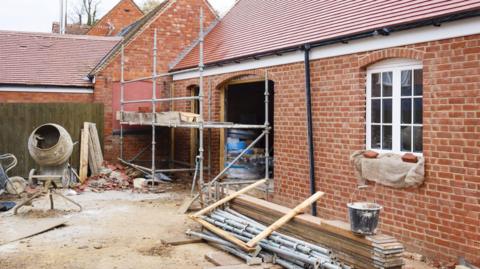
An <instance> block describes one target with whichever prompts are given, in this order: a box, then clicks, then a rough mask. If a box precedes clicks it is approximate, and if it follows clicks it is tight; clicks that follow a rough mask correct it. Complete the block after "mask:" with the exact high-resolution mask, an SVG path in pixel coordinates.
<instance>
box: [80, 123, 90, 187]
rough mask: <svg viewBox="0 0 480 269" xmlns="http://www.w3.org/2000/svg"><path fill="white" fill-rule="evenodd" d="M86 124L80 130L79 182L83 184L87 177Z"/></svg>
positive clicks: (87, 137) (87, 134)
mask: <svg viewBox="0 0 480 269" xmlns="http://www.w3.org/2000/svg"><path fill="white" fill-rule="evenodd" d="M88 140H89V132H88V123H87V122H85V123H84V125H83V129H82V139H81V140H80V173H79V174H80V182H81V183H83V182H85V180H86V179H87V175H88Z"/></svg>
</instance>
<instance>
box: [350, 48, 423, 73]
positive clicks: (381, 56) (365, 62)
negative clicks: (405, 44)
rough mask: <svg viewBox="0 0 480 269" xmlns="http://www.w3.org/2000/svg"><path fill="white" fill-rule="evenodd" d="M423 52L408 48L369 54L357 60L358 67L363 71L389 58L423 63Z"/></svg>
mask: <svg viewBox="0 0 480 269" xmlns="http://www.w3.org/2000/svg"><path fill="white" fill-rule="evenodd" d="M424 57H425V52H424V51H421V50H416V49H408V48H390V49H383V50H377V51H374V52H371V53H369V54H367V55H365V56H364V57H362V58H360V59H359V60H358V66H359V67H360V68H362V69H365V68H366V67H367V66H369V65H371V64H373V63H376V62H378V61H381V60H385V59H390V58H407V59H415V60H419V61H423V59H424Z"/></svg>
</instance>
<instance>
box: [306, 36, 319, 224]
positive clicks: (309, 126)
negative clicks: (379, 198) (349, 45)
mask: <svg viewBox="0 0 480 269" xmlns="http://www.w3.org/2000/svg"><path fill="white" fill-rule="evenodd" d="M310 48H311V47H310V44H306V45H305V46H304V47H303V49H304V53H305V102H306V109H307V143H308V161H309V174H310V194H311V195H314V194H315V192H316V187H315V156H314V151H313V120H312V91H311V78H310ZM312 216H317V202H314V203H313V204H312Z"/></svg>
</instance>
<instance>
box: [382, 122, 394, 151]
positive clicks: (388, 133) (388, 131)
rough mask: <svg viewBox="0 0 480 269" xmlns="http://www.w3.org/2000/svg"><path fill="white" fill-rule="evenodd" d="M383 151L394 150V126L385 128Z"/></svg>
mask: <svg viewBox="0 0 480 269" xmlns="http://www.w3.org/2000/svg"><path fill="white" fill-rule="evenodd" d="M382 149H392V126H383V147H382Z"/></svg>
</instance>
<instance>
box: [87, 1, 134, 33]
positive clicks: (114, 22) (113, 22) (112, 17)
mask: <svg viewBox="0 0 480 269" xmlns="http://www.w3.org/2000/svg"><path fill="white" fill-rule="evenodd" d="M142 16H143V13H142V11H140V10H139V9H138V7H137V6H136V5H135V3H133V1H132V0H122V1H121V2H119V3H118V4H117V5H116V6H115V7H114V8H113V9H111V10H110V11H109V12H108V13H107V14H106V15H105V16H103V17H102V18H101V19H100V20H99V21H98V22H97V23H96V24H95V25H94V26H92V28H91V29H90V30H89V31H88V32H87V33H86V34H87V35H96V36H114V35H116V34H118V33H119V32H120V31H122V30H123V28H125V27H127V26H129V25H130V24H132V23H134V22H135V21H137V20H138V19H140V18H141V17H142ZM111 26H113V29H111Z"/></svg>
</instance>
